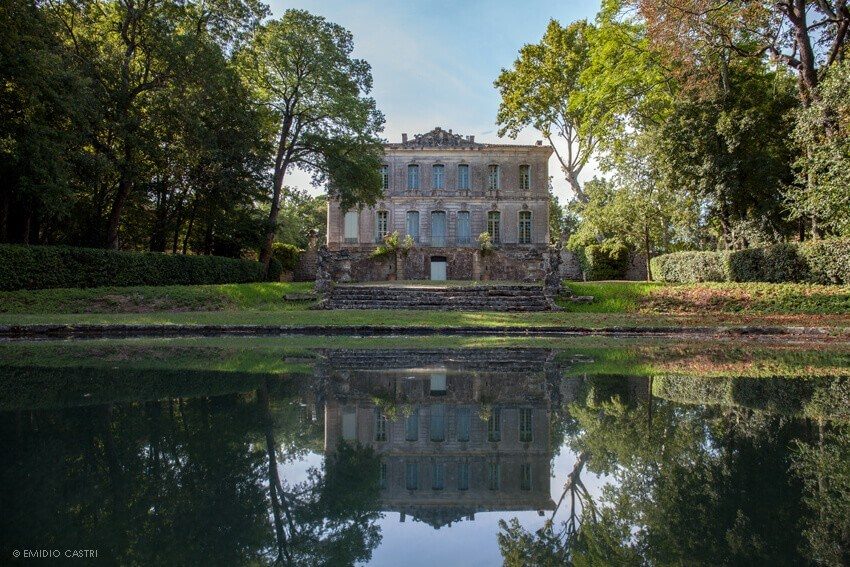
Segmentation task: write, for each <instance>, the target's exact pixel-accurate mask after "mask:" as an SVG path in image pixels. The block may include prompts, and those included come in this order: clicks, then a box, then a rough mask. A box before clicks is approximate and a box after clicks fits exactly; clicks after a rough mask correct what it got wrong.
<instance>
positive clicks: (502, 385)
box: [0, 339, 850, 566]
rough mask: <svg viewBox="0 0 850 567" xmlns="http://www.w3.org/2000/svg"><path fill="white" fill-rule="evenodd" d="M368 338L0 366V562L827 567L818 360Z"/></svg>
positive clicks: (840, 424) (181, 344) (833, 482)
mask: <svg viewBox="0 0 850 567" xmlns="http://www.w3.org/2000/svg"><path fill="white" fill-rule="evenodd" d="M387 342H392V341H365V342H363V343H362V344H361V343H358V342H356V341H354V342H347V341H345V340H340V341H336V343H334V342H333V341H331V342H328V343H326V344H315V342H309V341H305V342H304V344H301V345H293V344H292V343H291V342H289V341H285V340H283V339H264V340H254V339H227V340H225V339H221V340H196V341H193V340H183V341H180V340H152V341H129V340H128V341H77V342H47V343H7V344H2V345H0V384H2V387H0V447H2V451H3V453H2V456H3V458H2V460H0V495H2V501H0V510H2V514H0V522H2V530H0V532H2V553H3V559H2V560H0V562H2V563H6V562H8V561H14V560H13V555H12V552H13V550H43V549H46V550H60V551H61V553H64V552H65V550H97V559H96V560H95V561H94V562H97V563H102V564H138V565H142V564H143V565H241V564H249V565H258V564H273V563H277V564H284V565H288V564H291V565H349V564H367V563H368V564H374V565H440V566H449V565H496V564H502V563H505V564H508V565H562V564H569V563H571V562H575V563H578V564H591V565H670V564H676V565H694V564H705V565H762V564H764V565H767V564H770V565H807V564H828V565H841V564H847V563H848V562H850V355H848V354H847V353H846V349H843V348H842V347H841V346H840V345H838V346H836V345H824V346H823V347H821V348H817V349H811V348H808V347H806V348H804V347H800V346H796V347H795V346H789V345H783V346H770V345H758V344H749V345H741V344H733V343H723V344H706V345H659V344H645V343H640V342H637V341H633V342H617V341H615V340H608V341H598V340H593V339H591V340H585V341H569V342H567V341H554V340H553V341H542V340H539V341H512V342H511V341H508V342H505V343H500V342H498V341H494V342H493V343H492V344H483V345H480V344H479V345H465V344H461V343H459V342H458V341H454V340H452V339H446V340H444V341H442V342H441V341H412V342H411V343H410V344H401V345H399V344H393V345H392V348H388V347H386V346H385V344H386V343H387ZM17 561H18V562H20V563H25V562H28V561H32V560H31V559H30V560H26V561H25V560H24V559H23V558H19V559H18V560H17ZM57 561H64V559H57ZM76 562H77V563H78V564H79V563H85V560H77V561H76Z"/></svg>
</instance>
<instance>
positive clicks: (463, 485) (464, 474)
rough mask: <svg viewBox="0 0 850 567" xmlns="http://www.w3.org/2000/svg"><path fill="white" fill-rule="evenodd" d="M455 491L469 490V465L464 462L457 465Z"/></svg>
mask: <svg viewBox="0 0 850 567" xmlns="http://www.w3.org/2000/svg"><path fill="white" fill-rule="evenodd" d="M457 489H458V490H469V463H468V462H466V461H463V462H461V463H458V465H457Z"/></svg>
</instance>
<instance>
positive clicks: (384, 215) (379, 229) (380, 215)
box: [375, 211, 390, 242]
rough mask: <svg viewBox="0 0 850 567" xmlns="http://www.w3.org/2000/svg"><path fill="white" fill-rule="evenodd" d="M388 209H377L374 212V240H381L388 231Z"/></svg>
mask: <svg viewBox="0 0 850 567" xmlns="http://www.w3.org/2000/svg"><path fill="white" fill-rule="evenodd" d="M389 219H390V213H389V211H377V212H376V213H375V241H376V242H382V241H383V240H384V237H385V236H386V235H387V233H388V232H389Z"/></svg>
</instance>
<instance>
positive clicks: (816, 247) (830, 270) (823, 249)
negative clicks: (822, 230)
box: [800, 238, 850, 284]
mask: <svg viewBox="0 0 850 567" xmlns="http://www.w3.org/2000/svg"><path fill="white" fill-rule="evenodd" d="M800 256H802V258H803V261H804V262H805V264H806V266H807V268H808V274H807V276H808V279H809V280H811V281H815V282H818V283H824V284H850V238H830V239H828V240H812V241H809V242H804V243H803V244H801V245H800Z"/></svg>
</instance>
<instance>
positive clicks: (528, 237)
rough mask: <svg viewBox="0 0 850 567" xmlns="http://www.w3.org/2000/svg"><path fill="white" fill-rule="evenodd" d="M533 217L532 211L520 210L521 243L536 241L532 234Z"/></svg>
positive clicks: (519, 239)
mask: <svg viewBox="0 0 850 567" xmlns="http://www.w3.org/2000/svg"><path fill="white" fill-rule="evenodd" d="M523 216H527V218H523ZM533 218H534V215H532V213H531V211H526V210H523V211H519V213H518V215H517V242H518V243H519V244H532V242H533V241H534V238H533V236H532V229H533V224H532V219H533Z"/></svg>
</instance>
